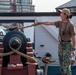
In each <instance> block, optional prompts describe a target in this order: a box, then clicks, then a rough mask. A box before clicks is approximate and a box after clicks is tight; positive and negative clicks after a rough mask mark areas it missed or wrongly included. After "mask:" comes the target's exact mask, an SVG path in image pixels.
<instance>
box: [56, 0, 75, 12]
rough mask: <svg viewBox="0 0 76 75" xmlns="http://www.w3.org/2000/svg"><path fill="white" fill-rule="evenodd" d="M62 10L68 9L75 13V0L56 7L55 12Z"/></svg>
mask: <svg viewBox="0 0 76 75" xmlns="http://www.w3.org/2000/svg"><path fill="white" fill-rule="evenodd" d="M63 8H69V9H70V11H71V12H76V0H70V1H69V2H67V3H65V4H63V5H61V6H59V7H57V8H56V10H58V9H63Z"/></svg>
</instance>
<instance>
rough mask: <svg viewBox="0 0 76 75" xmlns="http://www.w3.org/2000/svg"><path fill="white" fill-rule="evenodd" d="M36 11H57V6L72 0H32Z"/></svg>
mask: <svg viewBox="0 0 76 75" xmlns="http://www.w3.org/2000/svg"><path fill="white" fill-rule="evenodd" d="M32 1H33V5H35V12H55V8H56V7H58V6H60V5H62V4H64V3H66V2H68V1H70V0H32Z"/></svg>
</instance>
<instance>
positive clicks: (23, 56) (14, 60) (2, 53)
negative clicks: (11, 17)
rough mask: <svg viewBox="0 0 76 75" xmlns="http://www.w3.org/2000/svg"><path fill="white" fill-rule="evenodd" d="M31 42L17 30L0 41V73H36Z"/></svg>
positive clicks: (4, 74)
mask: <svg viewBox="0 0 76 75" xmlns="http://www.w3.org/2000/svg"><path fill="white" fill-rule="evenodd" d="M32 50H33V48H32V42H30V41H27V38H26V36H25V35H24V34H23V33H22V32H20V31H17V30H13V31H9V32H8V33H7V34H6V35H5V36H4V39H3V42H0V75H37V73H36V62H35V59H34V54H33V51H32Z"/></svg>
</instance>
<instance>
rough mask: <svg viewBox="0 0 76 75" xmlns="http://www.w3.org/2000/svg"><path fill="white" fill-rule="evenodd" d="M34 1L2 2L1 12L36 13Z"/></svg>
mask: <svg viewBox="0 0 76 75" xmlns="http://www.w3.org/2000/svg"><path fill="white" fill-rule="evenodd" d="M34 7H35V6H34V5H32V0H0V12H34Z"/></svg>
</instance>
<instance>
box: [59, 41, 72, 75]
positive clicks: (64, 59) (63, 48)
mask: <svg viewBox="0 0 76 75" xmlns="http://www.w3.org/2000/svg"><path fill="white" fill-rule="evenodd" d="M71 51H72V45H71V42H60V43H59V51H58V55H59V63H60V70H61V73H62V75H72V73H71Z"/></svg>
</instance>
